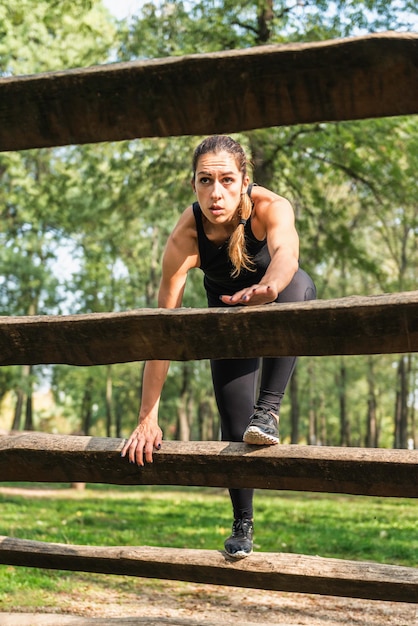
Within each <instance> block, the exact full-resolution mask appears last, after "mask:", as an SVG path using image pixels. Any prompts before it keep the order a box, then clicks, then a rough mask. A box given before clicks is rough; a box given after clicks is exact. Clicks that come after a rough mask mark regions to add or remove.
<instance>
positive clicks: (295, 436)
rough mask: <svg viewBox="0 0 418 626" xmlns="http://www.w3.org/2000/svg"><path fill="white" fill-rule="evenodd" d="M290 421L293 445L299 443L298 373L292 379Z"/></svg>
mask: <svg viewBox="0 0 418 626" xmlns="http://www.w3.org/2000/svg"><path fill="white" fill-rule="evenodd" d="M289 387H290V420H291V434H290V441H291V443H298V442H299V400H298V373H297V369H295V371H294V372H293V376H292V378H291V379H290V385H289Z"/></svg>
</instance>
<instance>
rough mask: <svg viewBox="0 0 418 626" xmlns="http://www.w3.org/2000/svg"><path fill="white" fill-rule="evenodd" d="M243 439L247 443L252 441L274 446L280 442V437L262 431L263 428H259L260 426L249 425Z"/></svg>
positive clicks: (259, 444)
mask: <svg viewBox="0 0 418 626" xmlns="http://www.w3.org/2000/svg"><path fill="white" fill-rule="evenodd" d="M243 440H244V441H245V443H251V444H253V445H258V446H266V445H267V446H274V445H275V444H277V443H280V438H279V437H275V436H274V435H268V434H267V433H265V432H264V431H262V430H261V428H258V426H248V428H247V430H246V431H245V433H244V437H243Z"/></svg>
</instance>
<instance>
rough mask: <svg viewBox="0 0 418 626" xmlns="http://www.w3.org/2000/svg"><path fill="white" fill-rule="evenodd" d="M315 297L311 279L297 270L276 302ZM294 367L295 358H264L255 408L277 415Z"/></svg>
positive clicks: (298, 300) (302, 300) (305, 299)
mask: <svg viewBox="0 0 418 626" xmlns="http://www.w3.org/2000/svg"><path fill="white" fill-rule="evenodd" d="M315 297H316V289H315V285H314V283H313V281H312V279H311V277H310V276H309V275H308V274H307V273H306V272H304V271H303V270H301V269H299V270H298V271H297V272H296V274H295V275H294V277H293V279H292V281H291V282H290V283H289V285H288V286H287V287H286V289H284V290H283V291H282V292H281V294H280V295H279V297H278V298H277V300H276V302H278V303H279V304H282V303H284V302H304V301H307V300H314V299H315ZM295 365H296V357H275V358H264V359H263V365H262V373H261V383H260V391H259V395H258V400H257V406H258V407H260V408H265V409H269V410H272V411H273V412H274V413H278V411H279V409H280V404H281V402H282V399H283V396H284V393H285V391H286V387H287V385H288V383H289V381H290V378H291V376H292V374H293V371H294V369H295Z"/></svg>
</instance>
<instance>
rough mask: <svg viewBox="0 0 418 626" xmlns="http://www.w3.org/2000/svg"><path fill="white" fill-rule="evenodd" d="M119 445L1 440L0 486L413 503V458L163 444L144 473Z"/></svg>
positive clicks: (417, 474)
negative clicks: (188, 489)
mask: <svg viewBox="0 0 418 626" xmlns="http://www.w3.org/2000/svg"><path fill="white" fill-rule="evenodd" d="M123 441H124V440H122V439H110V438H100V437H80V436H65V435H47V434H42V433H36V434H24V435H17V436H3V437H0V481H31V482H66V483H76V482H87V483H108V484H119V485H184V486H187V485H190V486H205V487H253V488H259V489H278V490H291V491H313V492H325V493H348V494H355V495H367V496H393V497H405V498H417V497H418V451H417V450H386V449H367V448H337V447H325V446H324V447H319V446H299V445H279V446H265V447H259V446H249V445H247V444H244V443H229V442H220V441H214V442H200V441H194V442H179V441H164V442H163V446H162V448H161V450H159V451H158V452H155V454H154V462H153V463H152V464H147V465H146V466H145V467H142V468H140V467H137V466H136V465H132V464H131V463H129V461H128V460H127V459H126V458H121V457H120V452H121V450H122V447H123Z"/></svg>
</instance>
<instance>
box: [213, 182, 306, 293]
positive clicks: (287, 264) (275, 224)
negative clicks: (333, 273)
mask: <svg viewBox="0 0 418 626" xmlns="http://www.w3.org/2000/svg"><path fill="white" fill-rule="evenodd" d="M251 195H252V199H253V201H254V210H253V217H252V219H251V226H252V230H253V233H254V235H255V236H256V237H257V239H260V240H262V239H264V238H265V237H267V245H268V249H269V253H270V257H271V260H270V264H269V266H268V268H267V271H266V273H265V274H264V277H263V279H262V280H261V281H260V282H259V283H257V284H253V285H251V286H249V287H248V288H246V289H242V290H241V291H238V292H237V293H235V294H233V295H232V296H222V301H223V302H224V303H225V304H231V305H233V304H247V305H256V304H267V303H268V302H274V300H276V298H277V296H278V295H279V293H280V292H281V291H283V289H285V287H287V285H288V284H289V283H290V281H291V280H292V278H293V276H294V275H295V273H296V271H297V269H298V264H299V237H298V234H297V231H296V228H295V216H294V211H293V208H292V205H291V204H290V202H289V201H288V200H286V199H285V198H282V197H281V196H278V195H277V194H275V193H273V192H271V191H269V190H268V189H265V188H264V187H258V186H257V187H253V189H252V193H251Z"/></svg>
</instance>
